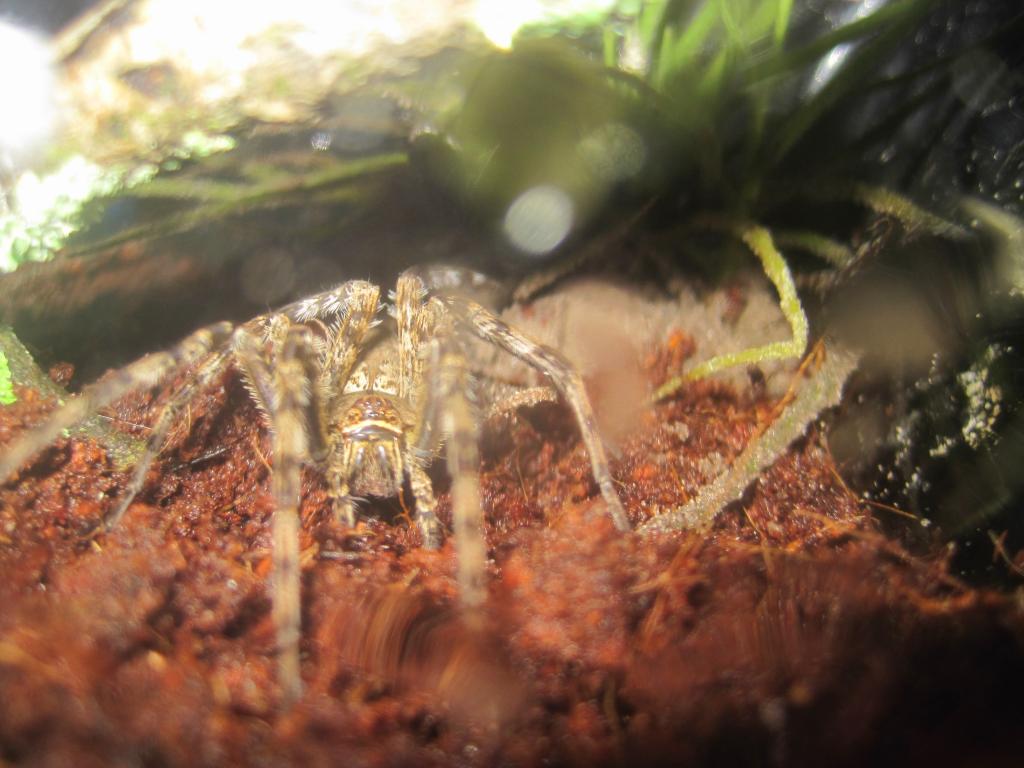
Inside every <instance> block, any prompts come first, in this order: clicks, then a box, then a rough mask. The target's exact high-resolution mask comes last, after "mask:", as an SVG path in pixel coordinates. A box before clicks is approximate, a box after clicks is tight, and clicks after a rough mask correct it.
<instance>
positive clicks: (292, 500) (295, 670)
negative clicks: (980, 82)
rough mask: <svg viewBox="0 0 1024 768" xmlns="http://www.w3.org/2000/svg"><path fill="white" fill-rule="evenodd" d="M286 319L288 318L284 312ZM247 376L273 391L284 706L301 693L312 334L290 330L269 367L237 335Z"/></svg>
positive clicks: (275, 594) (277, 619)
mask: <svg viewBox="0 0 1024 768" xmlns="http://www.w3.org/2000/svg"><path fill="white" fill-rule="evenodd" d="M282 317H283V316H282ZM235 354H236V356H237V357H238V360H239V363H240V365H241V367H242V369H243V370H244V371H245V372H246V376H247V377H250V378H251V379H252V382H253V384H254V385H255V387H256V388H257V389H258V390H259V391H260V392H265V393H272V396H269V397H266V398H265V399H264V402H263V403H262V406H263V407H264V408H266V410H267V415H268V417H269V421H270V426H271V431H272V432H273V455H274V470H273V479H272V482H271V488H272V491H273V495H274V518H273V565H274V568H273V572H272V576H271V590H272V603H273V616H274V626H275V628H276V630H277V648H278V654H279V655H278V682H279V684H280V685H281V691H282V698H283V702H284V704H285V706H288V705H290V704H292V703H294V702H295V701H296V700H297V699H298V698H299V696H301V695H302V677H301V674H300V665H299V640H300V638H301V629H302V600H301V581H302V579H301V569H300V566H299V556H300V548H299V527H300V517H299V501H300V491H301V483H300V479H301V475H300V473H301V469H302V465H303V464H304V463H306V462H307V461H309V437H308V426H309V425H308V424H307V414H308V413H309V410H310V404H311V403H310V400H311V397H312V388H311V385H310V382H311V380H312V378H313V375H314V374H315V371H316V370H317V364H316V360H315V357H316V352H315V345H314V342H313V338H312V334H311V333H310V331H309V329H308V328H305V327H303V326H291V327H288V328H287V334H286V335H285V336H284V338H283V341H282V342H281V345H280V349H279V350H275V353H274V364H273V366H272V367H271V366H269V365H268V364H267V361H266V360H265V359H264V357H263V355H262V349H261V342H260V341H259V340H258V339H256V338H254V337H253V336H252V335H251V334H250V333H247V332H241V333H239V334H238V338H237V343H236V346H235Z"/></svg>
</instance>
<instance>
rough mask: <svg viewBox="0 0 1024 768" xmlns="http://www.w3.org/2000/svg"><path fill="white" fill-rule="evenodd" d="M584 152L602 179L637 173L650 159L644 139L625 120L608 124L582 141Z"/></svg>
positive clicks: (597, 175) (588, 163)
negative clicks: (625, 123) (624, 122)
mask: <svg viewBox="0 0 1024 768" xmlns="http://www.w3.org/2000/svg"><path fill="white" fill-rule="evenodd" d="M579 150H580V154H582V155H583V159H584V160H585V161H586V163H587V165H589V166H590V170H591V172H592V173H593V174H594V175H595V176H596V177H597V178H598V179H600V180H601V181H605V182H616V181H622V180H623V179H628V178H630V177H632V176H636V175H637V174H638V173H639V172H640V170H641V169H642V168H643V167H644V162H645V161H646V160H647V148H646V147H645V146H644V142H643V139H641V138H640V136H639V135H638V134H637V132H636V131H634V130H633V129H632V128H630V127H629V126H628V125H623V124H622V123H606V124H605V125H602V126H601V127H600V128H598V129H597V130H595V131H592V132H591V133H590V135H588V136H587V137H586V138H584V139H583V141H581V142H580V147H579Z"/></svg>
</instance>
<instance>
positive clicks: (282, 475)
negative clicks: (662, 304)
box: [0, 268, 630, 704]
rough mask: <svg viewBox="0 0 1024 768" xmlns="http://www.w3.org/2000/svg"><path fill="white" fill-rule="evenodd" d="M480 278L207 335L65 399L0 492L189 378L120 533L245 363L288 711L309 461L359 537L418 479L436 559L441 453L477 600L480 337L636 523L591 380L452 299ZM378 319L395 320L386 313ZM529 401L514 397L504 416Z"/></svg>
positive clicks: (358, 289) (461, 275)
mask: <svg viewBox="0 0 1024 768" xmlns="http://www.w3.org/2000/svg"><path fill="white" fill-rule="evenodd" d="M485 280H486V278H484V277H483V276H482V275H480V274H479V273H475V272H469V271H468V270H458V269H452V268H433V269H425V270H418V271H417V270H409V271H406V272H404V273H402V274H401V275H400V276H399V278H398V281H397V285H396V287H395V290H394V291H393V292H391V293H390V294H389V296H388V299H389V301H388V302H386V303H383V302H382V301H381V297H380V289H379V288H378V286H376V285H374V284H372V283H370V282H366V281H362V280H351V281H348V282H345V283H342V284H341V285H339V286H337V287H336V288H334V289H332V290H329V291H325V292H323V293H318V294H316V295H313V296H311V297H309V298H306V299H302V300H300V301H297V302H295V303H292V304H289V305H287V306H285V307H283V308H282V309H280V310H278V311H277V312H274V313H270V314H266V315H260V316H258V317H256V318H253V319H252V320H249V321H248V322H246V323H243V324H241V325H238V326H234V325H232V324H231V323H228V322H221V323H217V324H214V325H211V326H208V327H206V328H202V329H200V330H198V331H195V332H194V333H192V334H191V335H190V336H188V337H186V338H185V339H184V340H183V341H181V342H180V343H179V344H178V345H177V346H176V347H174V348H172V349H170V350H167V351H162V352H156V353H153V354H150V355H147V356H145V357H143V358H141V359H139V360H137V361H135V362H133V363H130V364H129V365H127V366H125V367H123V368H121V369H119V370H117V371H115V372H114V373H112V374H110V375H109V376H108V377H106V378H105V379H103V380H101V381H99V382H96V383H94V384H92V385H91V386H89V387H87V388H85V389H84V390H83V391H82V393H81V394H80V395H79V396H78V397H75V398H72V399H70V400H69V401H68V402H67V403H66V404H64V405H63V406H62V407H60V408H59V409H58V410H56V411H55V412H54V413H53V414H52V415H51V416H50V417H49V418H48V420H47V421H45V422H44V423H43V424H42V425H40V426H39V427H37V428H36V429H34V430H32V431H31V432H29V433H28V434H27V435H25V436H23V437H22V438H20V439H19V440H18V441H16V442H15V443H14V444H13V445H11V446H10V447H8V449H7V450H6V451H5V455H4V456H3V457H2V458H0V481H3V480H6V479H8V478H10V477H11V476H12V475H13V474H14V472H15V471H16V470H17V469H18V468H19V467H20V466H21V465H22V464H23V463H24V462H25V461H26V460H28V459H29V458H31V457H32V456H33V455H34V454H35V453H36V452H38V451H40V450H41V449H43V448H44V447H46V446H47V445H49V444H50V443H51V442H53V441H54V440H55V439H56V438H57V437H58V436H59V435H60V434H61V433H62V431H63V430H65V429H67V428H68V427H70V426H72V425H74V424H76V423H77V422H79V421H81V420H83V419H85V418H86V417H88V416H90V415H91V414H93V413H95V412H96V411H97V410H98V409H99V408H102V407H104V406H105V405H107V404H109V403H111V402H112V401H114V400H116V399H117V398H119V397H121V396H122V395H124V394H125V393H127V392H128V391H130V390H132V389H136V388H143V387H152V386H155V385H156V383H157V382H158V381H160V380H161V379H163V378H164V377H165V376H167V375H168V374H170V373H172V372H174V371H177V370H179V369H184V368H189V369H190V373H189V374H188V376H187V378H186V379H185V381H184V383H183V384H181V385H180V386H179V387H178V389H177V390H176V391H175V392H173V393H172V394H171V396H170V398H169V400H168V402H167V404H166V405H165V406H164V407H163V409H162V411H161V412H160V414H159V415H158V417H157V419H156V422H155V424H154V426H153V429H152V433H151V436H150V439H149V441H148V442H147V444H146V446H145V448H144V450H143V452H142V455H141V456H140V458H139V460H138V462H137V464H136V466H135V470H134V473H133V474H132V476H131V478H130V480H129V482H128V484H127V486H126V488H125V491H124V493H123V494H122V496H121V499H120V501H119V502H118V503H117V505H116V506H115V507H114V509H113V511H112V512H111V513H110V514H109V515H107V517H106V519H105V524H106V528H107V529H108V530H110V529H112V528H114V527H115V526H116V525H117V523H118V521H119V520H120V519H121V517H122V516H123V515H124V513H125V511H126V510H127V509H128V506H129V505H130V504H131V502H132V500H133V499H134V497H135V496H136V494H138V492H139V491H140V490H141V489H142V487H143V485H144V483H145V478H146V473H147V470H148V468H149V467H150V465H151V464H152V462H153V460H154V459H155V457H156V456H157V454H158V453H159V450H160V448H161V446H162V444H163V442H164V440H165V438H166V436H167V433H168V431H169V429H170V427H171V426H172V424H173V423H174V422H175V419H176V417H177V416H178V414H179V413H180V412H181V411H182V409H183V408H184V407H185V406H187V404H188V403H189V401H190V399H191V398H192V397H193V395H195V394H196V393H197V392H198V391H200V390H201V389H202V388H204V387H206V386H207V385H209V384H210V383H211V382H212V381H213V380H214V378H215V377H216V376H217V375H218V374H219V373H221V372H223V371H224V370H225V368H226V367H227V366H232V365H233V366H235V368H237V370H238V371H239V372H240V373H241V376H242V379H243V381H244V383H245V385H246V388H247V390H248V392H249V393H250V395H251V397H252V398H253V400H254V401H255V403H256V404H257V406H258V408H259V409H260V411H262V413H263V415H264V417H265V422H266V424H267V426H268V427H269V429H270V430H271V432H272V435H273V439H272V447H273V455H274V469H273V472H272V480H271V488H272V495H273V499H274V505H275V512H274V515H273V523H272V538H273V570H272V576H271V590H272V593H271V594H272V604H273V609H272V610H273V618H274V621H275V626H276V632H277V638H276V640H277V648H278V677H279V685H280V687H281V691H282V697H283V699H284V702H285V704H288V703H291V702H294V701H295V700H296V698H298V696H300V695H301V689H302V683H301V677H300V673H299V638H300V633H301V626H300V569H299V525H300V518H299V511H298V507H299V501H300V498H299V497H300V482H299V477H300V475H299V473H300V469H301V467H302V466H303V465H304V464H312V465H314V466H316V467H318V468H320V470H321V471H323V473H324V475H325V478H326V481H327V488H328V495H329V497H330V499H331V503H332V508H333V512H334V514H335V516H336V517H337V519H338V520H339V521H340V522H342V523H344V524H346V525H349V526H352V525H354V524H355V522H356V511H355V503H354V502H355V499H356V498H357V497H359V496H383V497H389V496H396V495H399V494H401V493H402V489H403V487H404V483H405V482H406V480H408V483H409V488H410V489H411V491H412V495H413V498H414V500H415V519H416V523H417V525H418V527H419V529H420V531H421V534H422V539H423V544H424V546H426V547H429V548H436V547H438V546H439V545H440V543H441V540H442V530H441V525H440V523H439V521H438V519H437V517H436V515H435V512H434V509H435V506H436V501H435V497H434V492H433V488H432V485H431V481H430V479H429V477H428V475H427V472H426V468H427V466H428V464H429V463H430V461H431V460H432V459H433V458H434V457H435V456H437V455H438V454H439V452H440V450H441V447H442V445H443V444H444V443H447V448H446V452H447V464H448V468H449V472H450V474H451V476H452V518H453V529H454V539H455V546H456V550H457V552H458V562H459V565H458V583H459V588H460V593H461V599H462V602H463V603H464V605H466V606H467V607H470V608H471V607H474V606H476V605H478V604H479V603H480V602H481V601H482V598H483V594H484V585H483V577H484V563H485V558H486V555H485V551H486V550H485V545H484V542H483V538H482V532H481V526H480V501H479V493H478V488H477V475H476V473H477V463H478V457H477V445H476V443H477V433H478V426H477V421H476V417H475V414H474V411H473V407H472V397H471V396H470V391H469V385H470V383H471V381H470V378H471V377H470V370H469V363H468V361H467V354H466V349H467V343H468V341H469V338H470V337H472V336H475V337H478V338H479V339H482V340H483V341H485V342H487V343H489V344H492V345H496V346H497V347H499V348H501V349H504V350H505V351H506V352H508V353H511V354H512V355H513V356H515V357H516V358H519V359H521V360H523V361H524V362H526V363H527V364H529V365H530V366H532V367H534V368H536V369H538V370H540V371H541V372H542V373H544V374H546V375H547V377H548V378H549V379H550V381H551V383H552V384H553V385H554V387H555V389H557V391H558V392H559V393H560V394H561V396H562V397H563V398H564V400H565V402H566V403H567V404H568V405H569V407H570V408H571V409H572V410H573V412H574V414H575V417H576V420H577V423H578V425H579V429H580V433H581V437H582V440H583V443H584V445H585V446H586V448H587V451H588V452H589V455H590V462H591V468H592V470H593V474H594V478H595V480H596V481H597V485H598V487H599V489H600V492H601V495H602V496H603V498H604V501H605V504H606V506H607V509H608V513H609V515H610V516H611V518H612V521H613V522H614V524H615V525H616V527H618V528H619V529H621V530H628V529H629V527H630V525H629V522H628V520H627V517H626V514H625V511H624V510H623V507H622V504H621V502H620V501H619V498H618V495H617V493H616V491H615V488H614V486H613V484H612V478H611V474H610V472H609V469H608V460H607V458H606V454H605V449H604V446H603V444H602V442H601V439H600V437H599V436H598V432H597V427H596V423H595V420H594V414H593V411H592V408H591V405H590V402H589V400H588V398H587V394H586V391H585V389H584V387H583V382H582V379H581V378H580V376H579V374H578V373H577V372H576V370H575V369H574V368H573V367H572V366H571V365H570V364H569V363H568V362H567V361H566V360H565V359H564V358H563V357H562V356H561V355H560V354H559V353H558V352H556V351H554V350H553V349H550V348H548V347H545V346H543V345H541V344H538V343H536V342H534V341H532V340H531V339H529V338H528V337H527V336H525V335H524V334H523V333H521V332H519V331H517V330H516V329H514V328H512V327H510V326H509V325H507V324H506V323H504V322H503V321H502V320H500V319H499V318H498V317H497V316H496V315H494V314H493V313H492V312H491V311H489V310H488V309H485V308H484V307H483V306H482V305H481V304H479V303H476V302H475V301H473V300H471V299H469V298H467V297H465V296H464V295H462V293H461V292H460V291H459V290H458V289H459V288H460V287H462V286H465V285H467V284H473V285H479V284H481V283H483V282H484V281H485ZM382 307H384V308H386V315H387V319H386V323H385V319H384V318H381V317H379V315H380V314H381V309H382ZM541 399H543V398H541ZM521 402H522V400H521V399H520V400H514V399H513V400H512V401H509V402H508V403H506V404H505V405H506V406H507V408H506V409H510V408H514V407H516V405H518V404H519V403H521ZM497 405H498V406H499V407H500V406H501V404H497Z"/></svg>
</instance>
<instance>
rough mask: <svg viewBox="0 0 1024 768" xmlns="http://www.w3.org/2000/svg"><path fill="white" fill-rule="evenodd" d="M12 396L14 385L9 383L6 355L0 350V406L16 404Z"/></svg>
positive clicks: (9, 372)
mask: <svg viewBox="0 0 1024 768" xmlns="http://www.w3.org/2000/svg"><path fill="white" fill-rule="evenodd" d="M17 400H18V398H17V397H16V396H15V394H14V383H13V382H12V381H11V368H10V366H9V365H8V364H7V355H5V354H4V352H3V351H2V350H0V405H10V404H11V403H15V402H17Z"/></svg>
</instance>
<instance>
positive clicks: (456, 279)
mask: <svg viewBox="0 0 1024 768" xmlns="http://www.w3.org/2000/svg"><path fill="white" fill-rule="evenodd" d="M405 276H416V277H418V278H419V279H420V280H421V281H422V282H423V284H424V285H425V286H426V288H427V290H428V291H429V292H430V293H431V294H432V295H434V296H462V297H464V298H467V299H472V300H473V301H476V302H478V303H480V304H482V305H483V306H485V307H489V308H493V307H496V306H504V305H505V304H507V303H508V299H509V293H510V289H509V287H508V286H507V285H505V284H504V283H501V282H499V281H497V280H495V279H494V278H492V277H490V276H489V275H485V274H484V273H483V272H478V271H477V270H475V269H470V268H469V267H460V266H453V265H449V264H433V265H428V266H419V267H410V268H409V269H407V270H405V272H403V273H402V276H401V277H399V280H401V279H402V278H403V277H405Z"/></svg>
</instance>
